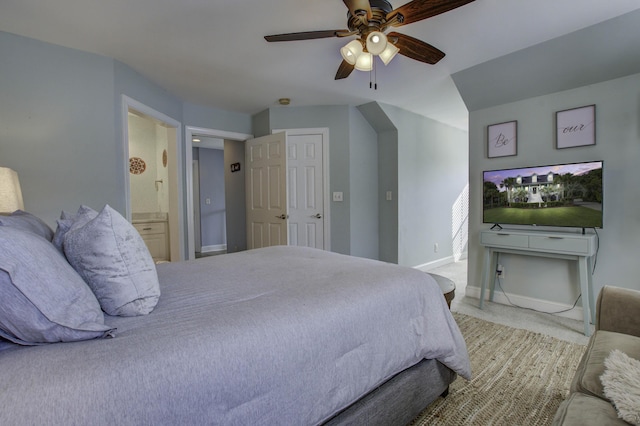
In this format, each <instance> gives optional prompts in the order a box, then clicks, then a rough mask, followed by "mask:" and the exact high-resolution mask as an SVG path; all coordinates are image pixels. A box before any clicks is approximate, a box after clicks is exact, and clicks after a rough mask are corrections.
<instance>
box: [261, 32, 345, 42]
mask: <svg viewBox="0 0 640 426" xmlns="http://www.w3.org/2000/svg"><path fill="white" fill-rule="evenodd" d="M344 32H348V30H324V31H304V32H301V33H288V34H274V35H268V36H264V39H265V40H267V41H295V40H312V39H316V38H329V37H338V33H344Z"/></svg>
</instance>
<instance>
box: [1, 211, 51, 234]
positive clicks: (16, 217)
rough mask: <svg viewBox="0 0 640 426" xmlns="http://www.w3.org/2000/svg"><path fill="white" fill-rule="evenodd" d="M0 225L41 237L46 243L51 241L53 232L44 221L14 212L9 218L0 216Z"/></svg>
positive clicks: (24, 213) (23, 213) (27, 214)
mask: <svg viewBox="0 0 640 426" xmlns="http://www.w3.org/2000/svg"><path fill="white" fill-rule="evenodd" d="M0 225H2V226H11V227H14V228H19V229H22V230H24V231H29V232H32V233H34V234H36V235H39V236H41V237H42V238H44V239H46V240H47V241H51V240H52V239H53V230H52V229H51V228H50V227H49V225H47V224H46V223H44V221H43V220H42V219H40V218H38V217H36V216H34V215H32V214H31V213H27V212H25V211H22V210H16V211H15V212H13V213H11V215H10V216H0Z"/></svg>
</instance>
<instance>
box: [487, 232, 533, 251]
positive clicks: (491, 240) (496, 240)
mask: <svg viewBox="0 0 640 426" xmlns="http://www.w3.org/2000/svg"><path fill="white" fill-rule="evenodd" d="M480 244H482V245H485V246H494V247H513V248H528V247H529V237H528V236H527V235H519V234H508V233H506V232H505V233H500V232H482V233H481V234H480Z"/></svg>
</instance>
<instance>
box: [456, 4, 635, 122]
mask: <svg viewBox="0 0 640 426" xmlns="http://www.w3.org/2000/svg"><path fill="white" fill-rule="evenodd" d="M637 73H640V10H637V11H635V12H630V13H628V14H625V15H622V16H619V17H617V18H613V19H610V20H608V21H605V22H602V23H600V24H597V25H593V26H590V27H588V28H584V29H582V30H578V31H575V32H573V33H570V34H567V35H564V36H561V37H557V38H555V39H553V40H549V41H546V42H543V43H540V44H537V45H535V46H531V47H528V48H526V49H522V50H519V51H517V52H514V53H511V54H508V55H505V56H502V57H500V58H497V59H493V60H491V61H487V62H484V63H482V64H479V65H475V66H473V67H471V68H468V69H466V70H462V71H459V72H457V73H454V74H453V75H452V78H453V80H454V82H455V84H456V86H457V87H458V89H459V91H460V94H461V95H462V99H463V100H464V102H465V104H466V106H467V108H468V109H469V111H475V110H479V109H482V108H488V107H491V106H496V105H501V104H505V103H508V102H513V101H517V100H521V99H527V98H532V97H535V96H541V95H546V94H549V93H554V92H559V91H562V90H569V89H573V88H576V87H581V86H586V85H589V84H594V83H598V82H601V81H606V80H611V79H614V78H619V77H623V76H626V75H631V74H637Z"/></svg>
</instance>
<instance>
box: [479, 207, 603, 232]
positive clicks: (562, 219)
mask: <svg viewBox="0 0 640 426" xmlns="http://www.w3.org/2000/svg"><path fill="white" fill-rule="evenodd" d="M484 222H485V223H498V224H501V223H507V224H515V225H531V224H536V225H539V226H545V225H550V226H573V227H576V228H602V212H601V211H598V210H594V209H590V208H587V207H547V208H539V209H519V208H510V207H499V208H494V209H486V210H485V211H484Z"/></svg>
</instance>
